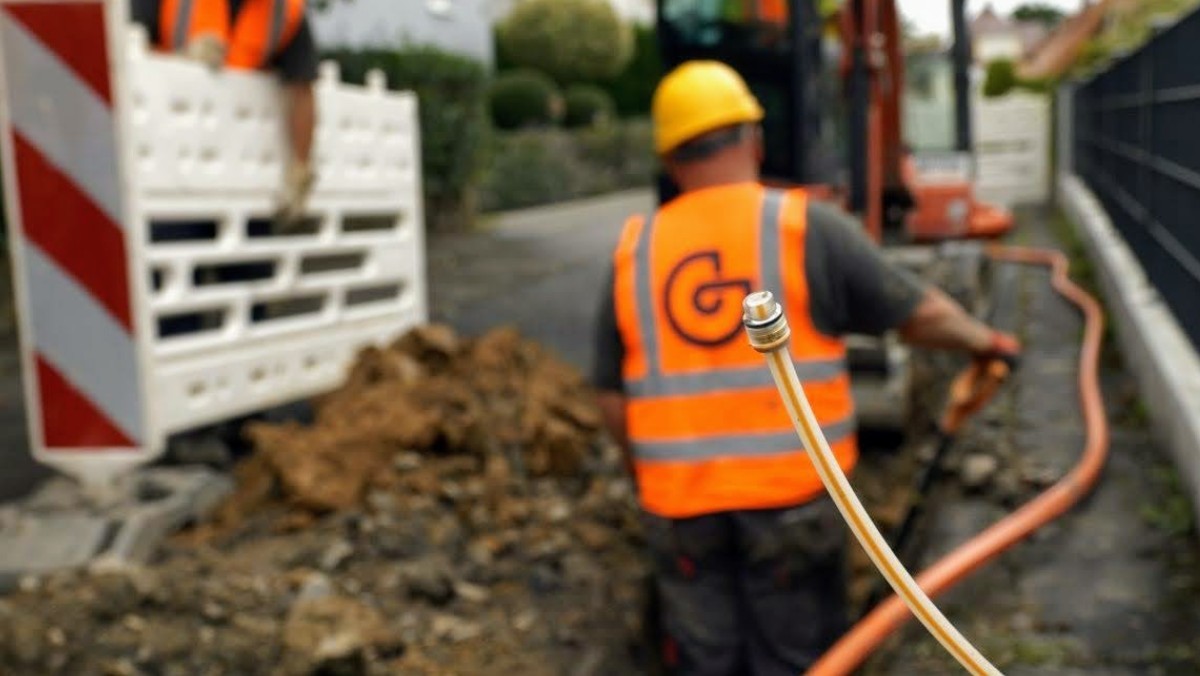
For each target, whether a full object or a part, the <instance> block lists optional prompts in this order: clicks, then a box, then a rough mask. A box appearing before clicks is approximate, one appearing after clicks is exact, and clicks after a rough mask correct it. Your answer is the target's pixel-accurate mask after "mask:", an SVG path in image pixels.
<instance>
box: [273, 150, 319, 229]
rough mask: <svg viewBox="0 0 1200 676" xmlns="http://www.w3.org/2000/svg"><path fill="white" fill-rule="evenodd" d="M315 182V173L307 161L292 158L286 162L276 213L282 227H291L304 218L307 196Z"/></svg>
mask: <svg viewBox="0 0 1200 676" xmlns="http://www.w3.org/2000/svg"><path fill="white" fill-rule="evenodd" d="M315 182H316V174H315V173H314V172H313V170H312V167H311V166H310V165H309V164H308V163H307V162H300V161H298V160H293V161H292V162H291V163H289V164H288V169H287V174H286V175H285V176H284V179H283V192H282V194H281V195H280V200H279V201H280V204H279V212H278V214H277V215H276V219H277V220H278V221H279V223H280V225H282V226H283V227H284V228H289V227H293V226H295V225H297V224H299V223H300V222H301V221H302V220H303V219H304V213H305V209H306V208H307V206H308V196H309V193H311V192H312V187H313V183H315Z"/></svg>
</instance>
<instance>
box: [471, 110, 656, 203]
mask: <svg viewBox="0 0 1200 676" xmlns="http://www.w3.org/2000/svg"><path fill="white" fill-rule="evenodd" d="M490 154H491V157H492V161H491V164H490V166H489V167H488V171H487V173H486V174H485V176H484V180H483V184H482V186H481V189H480V195H481V200H480V202H481V206H482V208H483V210H484V211H502V210H505V209H518V208H522V207H529V206H535V205H540V204H550V203H553V202H558V201H562V200H569V199H576V198H579V197H587V196H590V195H598V194H602V193H606V192H612V191H614V190H623V189H627V188H636V187H640V186H649V185H652V184H653V182H654V177H655V175H656V171H657V163H656V160H655V157H654V151H653V143H652V136H651V131H650V124H649V122H648V121H646V120H625V121H621V122H618V123H614V124H606V125H600V126H596V127H590V128H583V129H573V130H568V129H533V130H524V131H517V132H510V133H499V134H496V136H495V137H494V138H493V150H492V152H491V153H490Z"/></svg>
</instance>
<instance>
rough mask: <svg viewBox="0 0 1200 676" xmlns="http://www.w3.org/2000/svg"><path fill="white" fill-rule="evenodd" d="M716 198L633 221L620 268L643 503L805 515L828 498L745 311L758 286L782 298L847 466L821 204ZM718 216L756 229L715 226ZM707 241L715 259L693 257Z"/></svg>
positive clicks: (630, 415)
mask: <svg viewBox="0 0 1200 676" xmlns="http://www.w3.org/2000/svg"><path fill="white" fill-rule="evenodd" d="M706 197H711V196H707V195H699V196H697V197H696V198H695V199H687V200H681V201H679V202H678V203H675V204H673V205H671V206H669V207H667V208H665V209H663V210H661V211H660V213H659V214H658V215H657V216H655V217H654V218H652V219H649V220H645V219H642V218H634V219H632V220H631V221H630V222H629V223H628V224H627V225H626V227H625V231H624V233H623V234H622V236H621V241H620V244H619V245H618V249H617V253H616V255H615V258H614V270H615V290H614V298H615V304H616V314H617V323H618V326H619V328H620V331H621V335H622V336H625V337H626V338H627V349H626V352H625V359H624V363H623V366H622V373H623V376H624V379H625V394H626V397H627V400H628V403H627V405H626V429H627V433H628V438H629V445H630V448H631V450H632V454H633V463H634V468H635V473H636V476H637V482H638V489H639V494H640V496H641V501H642V505H643V507H645V509H647V510H648V511H650V512H652V513H654V514H657V515H659V516H664V517H669V518H684V517H691V516H697V515H700V514H709V513H713V512H721V511H728V510H738V509H764V508H774V507H782V506H789V505H796V504H800V503H804V502H808V501H809V500H812V499H813V498H814V497H817V496H819V495H821V494H822V493H823V491H824V489H823V487H822V485H821V480H820V478H819V477H818V476H817V473H816V470H815V468H814V467H813V464H812V461H811V460H810V459H809V458H808V456H807V455H806V454H805V451H804V449H803V448H802V447H801V445H800V443H799V440H798V439H797V437H796V433H795V431H794V428H793V427H792V422H791V420H790V419H789V418H788V414H787V411H786V410H784V408H783V404H782V403H781V401H780V399H779V394H778V393H777V391H776V389H775V384H774V381H773V380H772V379H771V373H770V371H768V370H767V369H765V368H764V367H763V363H762V356H761V355H759V354H758V353H757V352H755V351H754V350H752V349H750V348H749V346H748V344H747V342H746V339H745V336H744V334H743V331H742V313H741V307H742V306H741V302H742V299H743V298H745V296H746V294H748V293H749V292H750V291H751V290H752V289H775V290H777V291H776V293H777V294H778V296H781V297H782V300H783V303H784V307H785V309H786V312H787V313H788V317H790V318H792V319H791V320H790V321H791V322H792V340H791V350H792V356H793V358H794V361H795V363H796V370H797V372H798V373H799V374H800V376H801V378H802V380H803V381H804V386H805V391H806V393H807V394H808V397H809V401H810V403H811V404H812V407H813V412H814V413H815V414H816V416H817V420H818V421H819V422H820V423H821V427H822V429H823V430H824V431H825V435H826V437H827V438H828V440H829V443H830V445H831V447H832V449H833V451H834V453H835V455H836V456H837V458H838V461H839V463H840V464H841V467H842V469H843V470H844V471H846V472H849V471H850V470H851V469H853V467H854V464H855V461H856V459H857V457H858V454H857V450H856V448H855V441H854V402H853V399H852V397H851V392H850V378H849V374H848V373H847V370H846V347H845V344H844V343H843V341H842V340H840V339H838V338H832V337H829V336H826V335H823V334H822V333H820V332H818V331H817V330H816V328H815V327H814V326H813V324H812V322H811V321H806V318H807V317H808V314H809V313H808V307H807V302H808V295H809V294H808V288H807V284H806V281H805V278H804V254H805V252H804V240H805V228H806V210H807V198H806V197H805V195H804V193H803V192H800V191H794V192H791V193H782V192H779V191H774V190H770V191H769V190H767V189H765V188H763V187H762V186H760V185H758V184H750V183H747V184H743V185H738V186H734V187H730V188H725V189H721V192H720V199H721V204H720V205H715V204H713V200H712V199H706ZM715 207H719V208H721V209H724V210H727V212H728V213H730V214H738V215H740V216H742V218H741V219H738V218H733V219H723V220H714V219H712V218H706V215H707V214H710V213H711V209H713V208H715ZM695 242H704V246H705V248H704V249H702V250H693V249H691V248H689V247H690V246H691V245H692V244H693V243H695Z"/></svg>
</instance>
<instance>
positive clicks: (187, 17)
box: [174, 0, 192, 52]
mask: <svg viewBox="0 0 1200 676" xmlns="http://www.w3.org/2000/svg"><path fill="white" fill-rule="evenodd" d="M191 29H192V0H179V9H178V10H177V11H176V12H175V45H174V47H175V51H177V52H178V51H183V48H184V47H186V46H187V39H188V33H189V32H190V31H191Z"/></svg>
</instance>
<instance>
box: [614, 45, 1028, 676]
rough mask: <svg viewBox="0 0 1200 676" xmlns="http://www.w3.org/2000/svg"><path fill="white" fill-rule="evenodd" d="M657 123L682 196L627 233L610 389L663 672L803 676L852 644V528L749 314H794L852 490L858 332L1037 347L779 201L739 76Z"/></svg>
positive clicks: (698, 78)
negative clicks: (642, 533)
mask: <svg viewBox="0 0 1200 676" xmlns="http://www.w3.org/2000/svg"><path fill="white" fill-rule="evenodd" d="M652 108H653V110H652V115H653V122H654V136H655V145H656V150H657V152H658V155H659V157H660V158H661V160H662V162H663V165H664V167H665V169H666V171H667V172H668V173H669V174H670V176H671V177H672V179H673V180H674V181H675V183H676V184H677V185H678V186H679V187H680V189H681V194H680V196H679V197H677V198H675V199H674V200H672V201H670V202H668V203H666V204H665V205H663V206H661V207H660V208H659V209H658V210H657V212H656V213H653V214H651V215H649V216H647V217H644V218H643V217H640V216H637V217H633V218H631V219H629V221H628V222H627V223H626V224H625V227H624V230H623V232H622V234H621V236H620V240H619V243H618V245H617V248H616V251H615V253H614V256H613V264H612V271H611V280H610V282H609V283H608V284H607V285H606V286H605V288H604V290H603V292H602V296H601V298H602V303H601V307H600V312H599V321H598V329H597V337H596V357H595V371H594V373H593V380H594V384H595V386H596V387H597V389H598V390H599V400H600V405H601V408H602V410H603V412H604V417H605V421H606V424H607V426H608V428H609V430H610V431H611V432H612V433H613V435H614V437H615V438H616V439H618V440H619V442H620V443H621V444H622V446H623V448H624V449H625V451H626V453H627V458H628V460H629V464H630V465H631V467H632V470H633V472H634V475H635V478H636V486H637V491H638V498H639V501H640V504H641V507H642V508H643V511H644V517H645V525H646V535H647V539H648V542H649V545H650V549H651V552H652V554H653V558H654V561H655V564H656V566H655V568H656V578H657V585H658V591H659V596H660V601H661V608H662V617H661V628H662V630H663V633H664V635H665V637H666V638H665V643H664V645H663V659H664V661H665V663H666V664H667V665H668V666H669V667H673V668H674V669H675V670H676V672H677V673H681V674H743V673H752V674H768V675H774V674H781V675H782V674H788V675H790V676H794V675H795V674H800V673H803V672H804V671H805V670H806V669H807V668H808V666H809V665H810V664H812V662H813V661H815V660H816V658H817V657H819V656H820V655H821V654H822V653H823V652H824V651H825V650H826V649H827V648H828V647H829V646H830V645H832V643H833V642H834V641H835V640H836V639H837V638H838V636H839V635H840V634H841V633H842V632H843V631H844V628H845V621H846V585H845V578H844V575H843V572H844V571H843V566H844V554H845V547H846V530H845V528H844V527H843V526H842V523H841V520H840V518H839V514H838V512H837V510H836V508H835V506H834V505H833V503H832V501H831V500H830V498H829V497H828V495H827V494H826V492H825V490H824V488H823V486H822V484H821V481H820V479H819V477H818V476H817V473H816V471H815V469H814V467H813V465H812V463H811V461H810V460H809V459H808V456H807V455H806V453H805V452H804V450H803V448H802V447H801V445H800V442H799V440H798V439H797V437H796V434H795V432H794V430H793V427H792V423H791V421H790V419H789V417H788V414H787V412H786V411H785V409H784V407H783V404H782V402H781V401H780V399H779V396H778V394H777V392H776V388H775V385H774V383H773V381H772V379H771V374H770V372H769V370H768V369H767V368H766V366H765V364H764V363H763V361H762V356H761V355H759V354H758V353H757V352H755V351H754V350H753V349H751V347H750V346H749V344H748V341H747V339H746V337H745V334H744V332H743V327H742V313H741V307H742V300H743V298H744V297H745V296H746V294H748V293H750V292H751V291H753V290H757V289H768V290H770V291H772V292H773V293H775V294H776V296H777V297H779V298H780V299H781V301H782V303H783V305H784V308H785V310H786V312H787V316H788V320H789V322H790V324H791V330H792V337H791V343H790V350H791V354H792V357H793V360H794V362H795V364H796V370H797V372H798V373H799V375H800V377H801V379H802V380H803V381H804V387H805V391H806V393H807V395H808V398H809V401H810V403H811V405H812V407H813V411H814V413H815V414H816V417H817V419H818V421H819V422H820V424H821V427H822V430H823V431H824V433H825V436H826V437H827V438H828V440H829V443H830V445H831V447H832V449H833V451H834V453H835V455H836V456H837V459H838V462H839V463H840V465H841V467H842V469H843V470H844V471H846V472H847V473H849V472H851V471H852V470H853V469H854V467H855V464H856V461H857V459H858V450H857V447H856V441H855V419H854V401H853V399H852V397H851V389H850V377H849V373H848V372H847V366H846V344H845V342H844V340H843V337H844V336H845V335H846V334H850V333H858V334H872V335H880V334H883V333H885V332H887V331H890V330H893V329H895V330H897V331H898V333H899V335H900V336H901V337H902V339H904V340H905V341H906V342H908V343H910V344H913V345H918V346H929V347H938V348H948V349H955V350H962V351H966V352H968V353H970V354H972V355H974V357H975V358H978V359H981V360H990V359H994V358H997V357H1003V356H1015V355H1016V354H1017V353H1018V352H1019V350H1020V346H1019V344H1018V342H1017V341H1016V339H1015V338H1013V337H1012V336H1010V335H1007V334H1004V333H1000V332H998V331H995V330H993V329H991V328H989V327H988V326H986V325H984V324H982V323H980V322H979V321H977V320H975V319H974V318H973V317H971V316H970V315H969V314H968V313H967V312H965V311H964V310H963V309H962V308H961V307H959V306H958V305H957V304H956V303H954V302H953V301H952V300H951V299H949V298H948V297H947V296H946V295H945V294H944V293H942V292H941V291H939V290H937V289H936V288H932V287H929V286H926V285H924V284H922V283H921V282H920V281H919V280H917V279H916V278H915V277H913V276H911V275H910V274H908V273H907V272H905V271H903V270H902V269H899V268H895V267H893V266H891V265H889V264H888V263H886V262H885V260H884V259H883V258H882V256H881V255H880V253H879V251H878V249H877V248H876V247H875V245H874V244H872V243H871V242H870V240H868V239H867V238H866V237H865V235H864V234H863V231H862V226H861V225H860V224H859V223H857V222H855V221H854V220H853V219H851V218H850V217H849V216H848V215H847V214H845V213H844V212H842V211H840V210H839V209H837V208H836V207H834V206H832V205H830V204H826V203H821V202H818V201H816V200H814V199H810V198H809V196H808V195H807V194H805V192H804V191H803V190H798V189H794V190H787V191H782V190H777V189H771V188H767V187H764V185H762V184H761V183H760V182H759V167H760V165H761V162H762V158H763V137H762V131H761V127H760V122H761V121H762V119H763V110H762V108H761V106H760V104H759V102H758V101H757V100H756V98H755V97H754V96H753V94H752V93H751V92H750V90H749V89H748V87H747V86H746V84H745V82H744V81H743V80H742V79H741V77H740V76H739V75H738V74H737V73H736V72H735V71H733V70H732V69H731V68H729V67H727V66H725V65H723V64H720V63H717V62H711V61H696V62H689V63H685V64H683V65H681V66H680V67H678V68H677V69H675V70H674V71H672V72H671V73H669V74H668V75H667V76H666V77H665V78H664V79H663V80H662V82H661V83H660V84H659V86H658V88H657V90H656V92H655V94H654V99H653V105H652Z"/></svg>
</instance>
